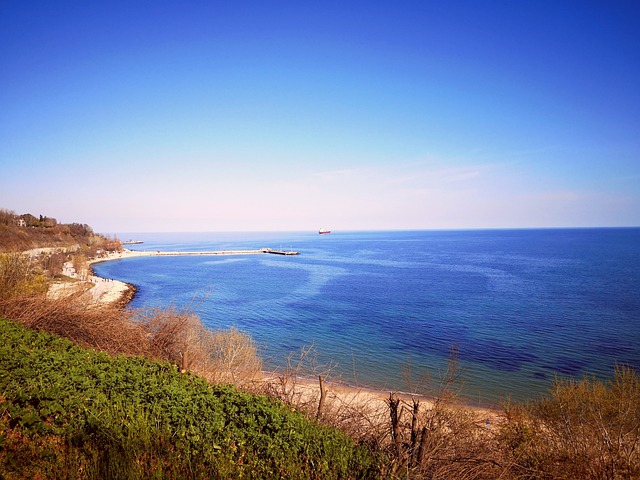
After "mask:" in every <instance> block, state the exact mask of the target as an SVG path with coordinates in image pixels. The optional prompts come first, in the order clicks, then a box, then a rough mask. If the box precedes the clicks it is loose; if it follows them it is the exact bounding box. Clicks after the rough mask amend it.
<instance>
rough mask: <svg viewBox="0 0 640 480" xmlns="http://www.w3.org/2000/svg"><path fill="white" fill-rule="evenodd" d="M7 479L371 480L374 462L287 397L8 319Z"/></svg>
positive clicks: (3, 333)
mask: <svg viewBox="0 0 640 480" xmlns="http://www.w3.org/2000/svg"><path fill="white" fill-rule="evenodd" d="M0 395H1V400H2V403H1V404H0V413H1V417H0V431H1V432H2V433H0V447H1V449H0V468H2V470H1V473H2V476H3V477H4V478H37V477H40V478H122V479H124V478H369V477H373V476H375V472H376V471H377V466H376V461H375V459H374V458H373V457H372V456H371V454H370V453H369V451H368V450H367V449H366V448H364V447H358V446H357V445H355V444H354V443H353V442H352V441H351V440H350V439H348V438H347V437H346V436H345V435H344V434H341V433H340V432H339V431H337V430H335V429H331V428H328V427H323V426H321V425H318V424H314V423H313V422H310V421H308V420H307V419H305V418H304V417H303V416H302V415H301V414H298V413H294V412H292V411H291V410H289V409H287V408H286V407H285V406H283V405H282V404H281V403H280V402H278V401H276V400H274V399H271V398H268V397H266V396H258V395H250V394H247V393H243V392H240V391H238V390H237V389H235V388H234V387H232V386H227V385H211V384H209V383H207V382H206V381H204V380H203V379H201V378H199V377H197V376H194V375H191V374H186V375H184V374H181V373H180V372H179V371H178V369H177V368H176V367H175V366H172V365H170V364H168V363H157V362H150V361H148V360H145V359H143V358H140V357H122V356H117V357H110V356H108V355H106V354H104V353H100V352H96V351H92V350H87V349H82V348H80V347H77V346H75V345H74V344H73V343H72V342H70V341H68V340H66V339H62V338H59V337H57V336H54V335H51V334H48V333H44V332H36V331H33V330H29V329H25V328H24V327H22V326H19V325H18V324H16V323H13V322H10V321H7V320H0Z"/></svg>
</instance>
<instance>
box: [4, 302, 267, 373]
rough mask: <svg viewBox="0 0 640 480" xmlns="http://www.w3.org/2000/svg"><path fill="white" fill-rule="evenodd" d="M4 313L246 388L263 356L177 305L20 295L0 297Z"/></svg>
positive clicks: (235, 334) (239, 336) (242, 338)
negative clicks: (147, 306)
mask: <svg viewBox="0 0 640 480" xmlns="http://www.w3.org/2000/svg"><path fill="white" fill-rule="evenodd" d="M0 316H2V317H5V318H9V319H12V320H14V321H17V322H20V323H22V324H23V325H25V326H26V327H28V328H34V329H37V330H44V331H47V332H50V333H54V334H56V335H60V336H63V337H66V338H69V339H71V340H72V341H74V342H75V343H77V344H79V345H82V346H84V347H90V348H96V349H98V350H101V351H104V352H108V353H110V354H125V355H144V356H147V357H150V358H153V359H158V360H164V361H168V362H171V363H173V364H176V365H178V366H180V367H181V368H183V369H188V370H190V371H192V372H194V373H197V374H198V375H201V376H203V377H204V378H207V379H209V380H210V381H213V382H219V383H220V382H224V383H235V384H236V385H239V386H242V385H244V384H248V383H250V382H252V381H253V380H254V379H255V378H256V376H258V375H259V373H260V371H261V367H262V362H261V359H260V357H259V355H258V352H257V349H256V347H255V345H254V344H253V341H252V339H251V337H250V336H248V335H246V334H243V333H241V332H239V331H238V330H236V329H230V330H225V331H215V332H212V331H210V330H208V329H207V328H205V327H204V326H203V325H202V323H201V322H200V320H199V318H198V317H197V316H195V315H193V314H191V313H189V312H188V311H180V310H177V309H175V308H169V309H165V310H162V309H154V310H145V311H135V310H123V309H121V308H118V307H116V306H109V305H101V304H96V303H95V302H90V301H88V300H87V299H86V297H84V296H82V292H79V293H78V294H76V295H71V296H66V297H64V298H62V299H55V298H47V297H46V296H45V295H22V296H16V297H11V298H8V299H4V300H2V301H0Z"/></svg>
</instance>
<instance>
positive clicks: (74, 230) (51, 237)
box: [0, 208, 114, 252]
mask: <svg viewBox="0 0 640 480" xmlns="http://www.w3.org/2000/svg"><path fill="white" fill-rule="evenodd" d="M113 241H114V240H112V239H108V238H107V237H105V236H104V235H100V234H96V233H94V232H93V229H92V228H91V227H90V226H89V225H87V224H81V223H68V224H65V223H58V222H57V221H56V219H55V218H51V217H46V216H42V215H40V216H39V218H36V217H35V216H33V215H31V214H24V215H17V214H16V213H14V212H13V211H11V210H7V209H5V208H0V252H19V251H24V250H29V249H32V248H42V247H69V246H72V245H73V246H79V247H80V248H83V247H84V248H91V247H96V246H97V245H100V244H104V243H105V242H107V243H110V242H113ZM98 248H99V247H98Z"/></svg>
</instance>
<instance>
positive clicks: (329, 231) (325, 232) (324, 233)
mask: <svg viewBox="0 0 640 480" xmlns="http://www.w3.org/2000/svg"><path fill="white" fill-rule="evenodd" d="M318 233H319V234H320V235H326V234H327V233H331V230H327V229H325V228H321V229H320V230H319V231H318Z"/></svg>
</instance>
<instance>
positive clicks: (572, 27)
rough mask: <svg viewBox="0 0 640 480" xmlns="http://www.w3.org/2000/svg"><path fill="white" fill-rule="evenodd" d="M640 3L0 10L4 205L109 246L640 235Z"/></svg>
mask: <svg viewBox="0 0 640 480" xmlns="http://www.w3.org/2000/svg"><path fill="white" fill-rule="evenodd" d="M638 25H640V4H639V3H638V2H636V1H611V2H605V1H599V2H594V1H562V0H561V1H545V0H540V1H522V2H515V1H499V0H498V1H493V0H492V1H468V2H465V1H455V0H454V1H439V2H430V1H421V2H403V1H394V2H376V1H368V2H345V1H341V2H333V1H323V2H300V1H298V2H278V1H274V2H214V1H208V2H205V1H202V2H200V1H194V2H190V1H182V2H177V1H175V2H171V1H144V2H136V1H128V2H80V1H78V2H64V1H56V2H40V3H38V2H29V1H13V0H8V1H4V2H2V3H0V207H3V208H8V209H11V210H14V211H16V212H17V213H26V212H30V213H33V214H35V215H38V214H44V215H49V216H53V217H56V218H57V219H58V220H59V221H63V222H74V221H77V222H82V223H88V224H90V225H91V226H93V227H94V229H95V230H97V231H101V232H108V233H117V232H131V231H139V232H143V231H261V230H296V231H297V230H316V229H317V228H319V227H328V228H332V229H334V230H361V229H365V230H368V229H442V228H444V229H448V228H513V227H517V228H520V227H525V228H526V227H575V226H628V225H636V226H637V225H640V28H638Z"/></svg>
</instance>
